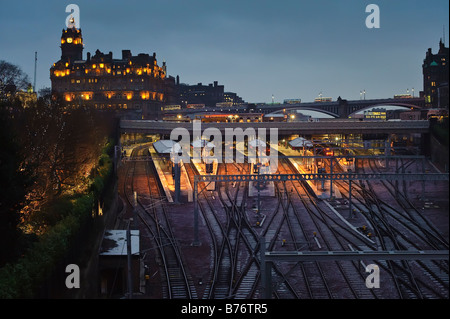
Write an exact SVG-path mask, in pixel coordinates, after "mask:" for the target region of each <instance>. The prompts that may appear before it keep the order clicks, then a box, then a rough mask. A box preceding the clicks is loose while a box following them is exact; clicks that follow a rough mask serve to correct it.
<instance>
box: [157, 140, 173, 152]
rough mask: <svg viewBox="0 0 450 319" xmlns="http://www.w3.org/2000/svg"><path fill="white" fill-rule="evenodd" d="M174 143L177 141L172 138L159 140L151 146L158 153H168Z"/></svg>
mask: <svg viewBox="0 0 450 319" xmlns="http://www.w3.org/2000/svg"><path fill="white" fill-rule="evenodd" d="M175 144H177V142H175V141H172V140H159V141H157V142H155V143H153V147H154V149H155V151H156V152H157V153H158V154H168V155H170V154H171V153H172V149H173V147H174V146H175Z"/></svg>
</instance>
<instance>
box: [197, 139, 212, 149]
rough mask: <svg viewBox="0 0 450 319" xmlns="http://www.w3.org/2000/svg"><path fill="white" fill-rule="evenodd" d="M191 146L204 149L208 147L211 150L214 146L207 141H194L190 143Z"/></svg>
mask: <svg viewBox="0 0 450 319" xmlns="http://www.w3.org/2000/svg"><path fill="white" fill-rule="evenodd" d="M191 145H192V147H205V146H208V147H211V148H212V147H214V146H215V145H214V143H212V142H208V141H207V140H203V139H201V140H200V139H199V140H195V141H193V142H192V143H191Z"/></svg>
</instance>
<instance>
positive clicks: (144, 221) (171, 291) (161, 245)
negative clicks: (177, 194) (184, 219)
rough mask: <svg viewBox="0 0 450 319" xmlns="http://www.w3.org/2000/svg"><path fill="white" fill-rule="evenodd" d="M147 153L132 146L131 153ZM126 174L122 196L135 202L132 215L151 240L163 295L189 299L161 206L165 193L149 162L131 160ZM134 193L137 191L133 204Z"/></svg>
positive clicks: (192, 292) (188, 285) (178, 254)
mask: <svg viewBox="0 0 450 319" xmlns="http://www.w3.org/2000/svg"><path fill="white" fill-rule="evenodd" d="M141 154H143V155H149V154H148V150H147V146H143V147H139V148H135V149H133V151H132V154H131V156H132V157H134V156H139V155H141ZM127 165H129V168H128V169H127V173H126V181H125V186H124V187H125V195H126V196H125V197H126V200H127V202H128V204H129V205H130V206H131V207H133V206H134V205H135V204H137V206H135V207H134V208H135V211H136V217H137V218H138V219H139V221H140V222H141V225H142V229H143V230H144V231H145V235H144V236H149V237H150V238H151V239H152V242H153V245H152V246H153V247H154V248H153V251H154V252H157V253H158V254H157V256H156V259H157V261H158V264H159V267H160V269H161V274H163V275H162V278H161V279H162V282H163V283H164V285H163V287H162V294H163V298H168V299H192V298H195V297H196V296H195V288H194V287H193V284H192V281H191V280H190V279H189V276H188V274H187V272H186V269H185V265H184V262H183V258H182V256H181V251H180V247H179V243H178V242H177V240H176V238H175V236H174V233H173V230H172V227H171V224H170V221H169V218H168V214H167V208H166V207H165V205H166V204H165V196H164V195H163V192H162V191H161V185H160V181H159V179H158V178H157V173H156V170H155V167H154V164H153V162H151V163H147V162H131V163H128V164H127ZM134 192H137V194H138V196H137V201H136V203H135V199H134Z"/></svg>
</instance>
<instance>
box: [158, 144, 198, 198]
mask: <svg viewBox="0 0 450 319" xmlns="http://www.w3.org/2000/svg"><path fill="white" fill-rule="evenodd" d="M149 152H150V155H151V156H152V159H153V163H154V164H155V168H156V171H157V173H158V177H159V180H160V181H161V185H162V186H163V188H164V193H165V194H166V197H167V201H168V202H169V203H173V202H174V198H173V196H174V194H175V180H174V178H173V176H172V171H171V170H170V169H167V168H166V167H165V165H164V164H163V160H162V158H161V157H160V156H159V155H158V154H157V152H156V151H155V149H154V148H153V146H151V147H149ZM180 173H181V176H180V196H183V197H185V198H187V200H188V202H192V201H193V199H194V195H193V194H194V193H193V188H192V185H191V182H190V180H189V177H188V174H187V171H186V167H184V163H183V162H182V161H181V164H180Z"/></svg>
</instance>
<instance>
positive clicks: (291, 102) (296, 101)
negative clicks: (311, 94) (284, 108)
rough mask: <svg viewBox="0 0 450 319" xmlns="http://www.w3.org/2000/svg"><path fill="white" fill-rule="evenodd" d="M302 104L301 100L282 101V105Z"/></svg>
mask: <svg viewBox="0 0 450 319" xmlns="http://www.w3.org/2000/svg"><path fill="white" fill-rule="evenodd" d="M300 103H302V99H286V100H284V101H283V104H300Z"/></svg>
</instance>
